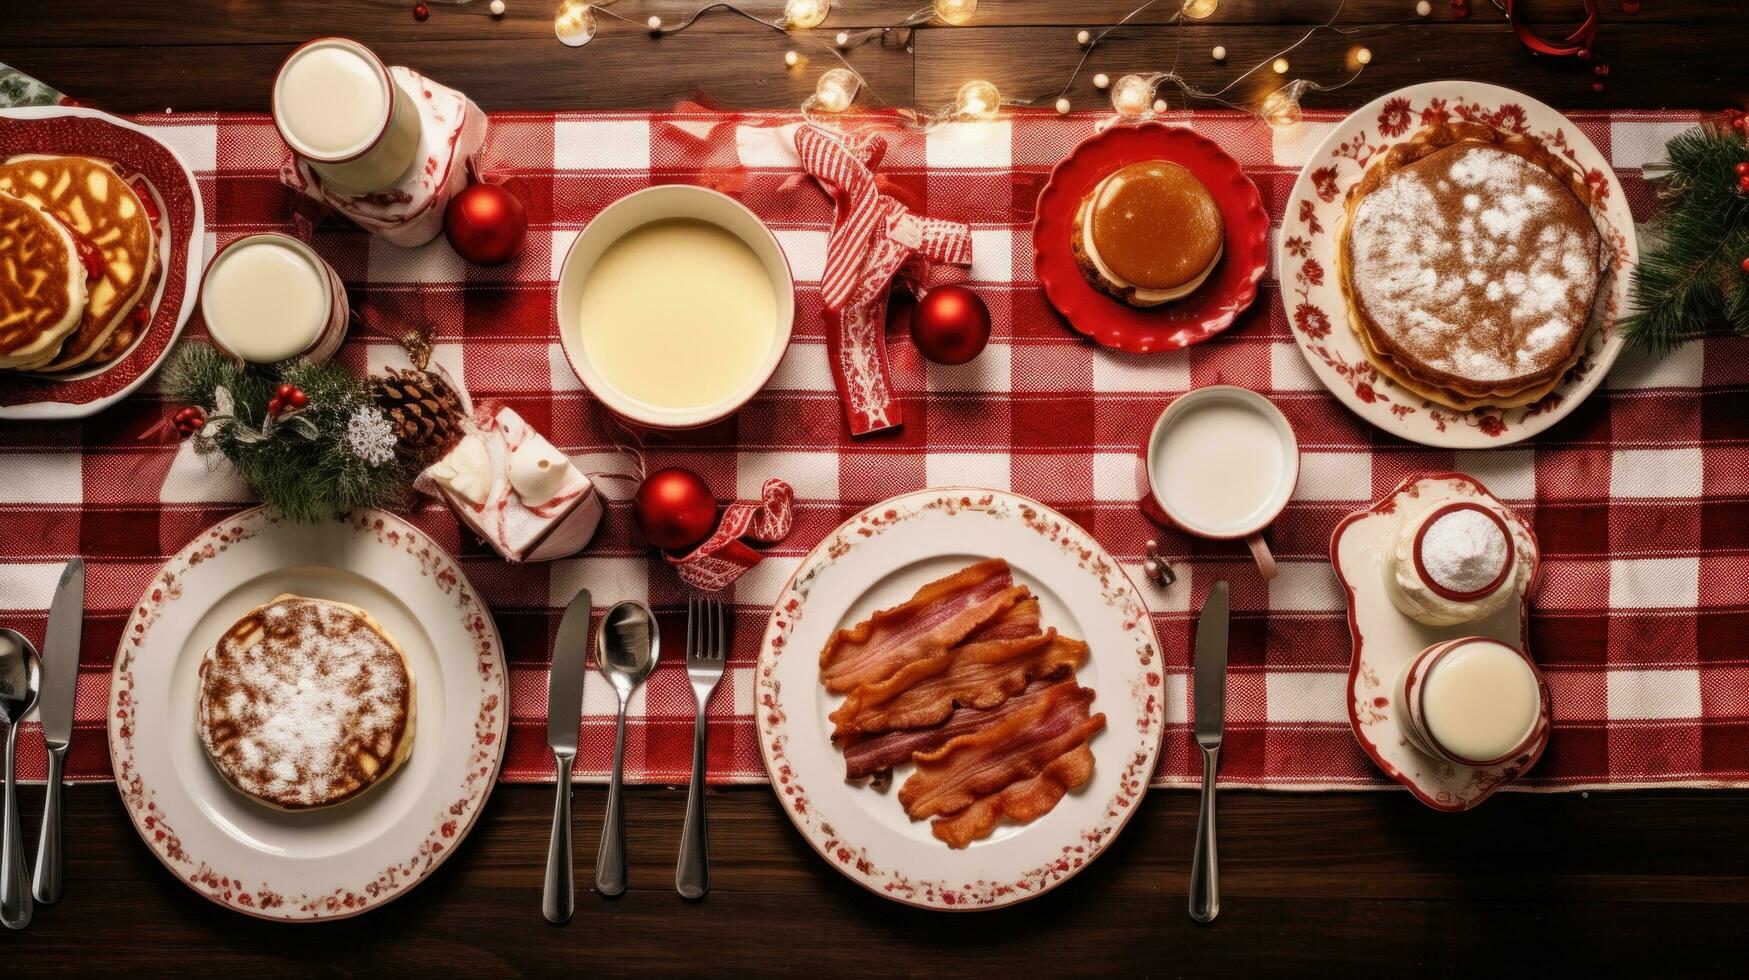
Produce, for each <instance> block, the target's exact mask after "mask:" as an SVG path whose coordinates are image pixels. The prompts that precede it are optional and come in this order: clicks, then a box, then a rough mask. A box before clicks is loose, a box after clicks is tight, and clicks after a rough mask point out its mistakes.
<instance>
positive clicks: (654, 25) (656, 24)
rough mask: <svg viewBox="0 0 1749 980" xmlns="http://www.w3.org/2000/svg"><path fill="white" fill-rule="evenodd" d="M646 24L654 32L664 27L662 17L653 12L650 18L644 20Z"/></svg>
mask: <svg viewBox="0 0 1749 980" xmlns="http://www.w3.org/2000/svg"><path fill="white" fill-rule="evenodd" d="M644 26H645V27H648V28H649V29H650V30H651V31H652V32H654V31H659V30H661V29H662V18H660V17H658V16H656V15H655V14H651V15H650V19H649V20H646V21H644Z"/></svg>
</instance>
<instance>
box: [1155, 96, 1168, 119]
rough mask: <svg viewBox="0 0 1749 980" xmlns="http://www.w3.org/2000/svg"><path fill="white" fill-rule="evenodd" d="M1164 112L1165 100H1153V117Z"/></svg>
mask: <svg viewBox="0 0 1749 980" xmlns="http://www.w3.org/2000/svg"><path fill="white" fill-rule="evenodd" d="M1165 111H1166V100H1165V99H1155V100H1154V115H1156V116H1158V115H1160V114H1161V113H1163V112H1165Z"/></svg>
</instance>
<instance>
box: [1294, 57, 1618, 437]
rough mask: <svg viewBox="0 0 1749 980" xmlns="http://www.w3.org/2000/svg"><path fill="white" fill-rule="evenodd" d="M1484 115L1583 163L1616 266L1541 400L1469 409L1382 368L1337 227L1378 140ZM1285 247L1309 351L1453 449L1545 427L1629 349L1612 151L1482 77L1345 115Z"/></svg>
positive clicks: (1322, 369)
mask: <svg viewBox="0 0 1749 980" xmlns="http://www.w3.org/2000/svg"><path fill="white" fill-rule="evenodd" d="M1460 118H1461V119H1475V120H1480V121H1482V122H1485V123H1487V124H1489V125H1491V126H1494V127H1495V128H1497V129H1500V130H1503V131H1507V132H1513V133H1525V134H1529V135H1530V136H1533V137H1535V138H1536V139H1538V140H1540V141H1541V142H1542V143H1543V145H1544V146H1546V147H1547V148H1548V149H1549V150H1550V151H1551V152H1554V153H1556V154H1559V155H1560V156H1562V157H1564V158H1566V159H1567V160H1568V161H1570V162H1571V163H1572V164H1573V165H1574V166H1575V167H1577V168H1578V169H1580V170H1581V171H1583V172H1584V173H1585V174H1586V178H1587V180H1588V182H1589V183H1590V185H1591V188H1592V191H1593V193H1594V194H1595V195H1596V201H1595V202H1594V205H1593V208H1592V216H1593V217H1594V218H1595V219H1596V221H1597V228H1598V231H1599V232H1600V233H1601V234H1602V235H1603V248H1604V251H1605V253H1606V255H1607V256H1608V260H1609V266H1608V268H1607V269H1606V270H1605V273H1604V278H1603V281H1602V282H1601V283H1600V284H1599V286H1598V293H1599V298H1598V301H1597V303H1596V305H1595V306H1594V307H1593V308H1592V313H1591V317H1592V320H1591V330H1590V331H1589V332H1588V333H1587V335H1586V341H1585V343H1586V350H1585V353H1584V354H1583V355H1581V357H1580V359H1579V362H1578V363H1577V364H1576V365H1574V367H1573V369H1572V370H1571V371H1569V372H1568V373H1567V377H1566V378H1565V379H1563V380H1562V381H1561V383H1560V384H1559V385H1558V386H1557V387H1556V388H1555V390H1554V391H1552V392H1550V393H1549V395H1548V396H1547V397H1545V398H1543V399H1541V400H1540V401H1537V402H1534V403H1532V404H1530V405H1525V406H1522V407H1519V408H1510V409H1504V410H1502V409H1496V408H1478V409H1474V410H1471V411H1467V412H1466V411H1460V410H1458V409H1454V408H1447V407H1445V406H1443V405H1439V404H1436V403H1434V402H1430V401H1428V400H1427V399H1425V398H1423V397H1421V396H1420V395H1417V394H1415V393H1413V392H1410V391H1407V390H1405V389H1404V388H1402V387H1399V386H1398V385H1397V384H1396V382H1394V381H1392V380H1391V379H1389V378H1387V377H1384V376H1383V375H1381V374H1380V373H1379V371H1378V369H1377V368H1375V367H1373V365H1372V363H1371V362H1370V361H1368V360H1367V358H1366V354H1365V353H1364V352H1363V351H1362V350H1361V346H1360V341H1359V340H1358V339H1357V338H1356V337H1355V336H1354V332H1353V330H1351V329H1350V328H1349V326H1348V314H1347V312H1346V311H1347V304H1346V302H1345V300H1344V299H1343V294H1342V285H1341V283H1340V282H1339V281H1338V276H1337V275H1336V268H1337V264H1336V228H1337V226H1338V224H1339V222H1340V218H1341V216H1342V211H1343V207H1344V205H1345V203H1346V201H1347V197H1348V191H1349V189H1350V188H1351V187H1353V186H1354V184H1355V183H1356V182H1357V181H1359V180H1360V176H1361V174H1362V173H1363V172H1364V171H1365V170H1366V165H1367V163H1368V162H1370V161H1371V160H1372V159H1373V157H1374V156H1376V155H1377V154H1378V153H1379V152H1380V151H1382V150H1385V149H1388V148H1389V147H1390V146H1391V145H1392V144H1394V143H1396V142H1397V141H1399V140H1401V139H1405V138H1407V137H1409V136H1411V135H1413V134H1414V133H1415V131H1416V130H1418V129H1419V128H1420V127H1421V125H1422V124H1423V123H1424V122H1430V121H1439V120H1446V119H1460ZM1280 239H1281V243H1280V246H1279V247H1278V250H1277V253H1276V254H1277V262H1276V269H1277V274H1278V275H1279V277H1280V281H1281V302H1282V306H1283V308H1284V309H1285V310H1286V311H1287V319H1288V323H1289V324H1290V325H1291V327H1292V330H1293V336H1294V340H1295V342H1296V344H1297V345H1298V347H1299V348H1300V353H1301V354H1304V355H1305V358H1306V363H1308V364H1310V365H1311V367H1312V373H1313V374H1315V375H1317V377H1318V380H1319V381H1321V382H1323V384H1324V386H1325V387H1327V388H1329V389H1330V391H1331V392H1332V393H1333V394H1335V395H1336V397H1337V398H1338V399H1340V400H1341V402H1342V403H1343V404H1344V405H1347V406H1348V407H1349V408H1350V409H1353V410H1354V412H1355V414H1357V415H1359V416H1360V417H1361V418H1363V419H1365V420H1366V421H1368V422H1371V423H1372V424H1373V425H1375V426H1378V427H1379V428H1380V429H1383V430H1384V431H1386V432H1389V433H1391V434H1392V435H1398V436H1402V437H1403V438H1405V439H1408V440H1410V441H1412V442H1419V443H1422V444H1423V445H1428V446H1439V447H1442V448H1447V449H1477V448H1487V447H1490V446H1504V445H1508V444H1511V443H1514V442H1518V441H1519V440H1521V439H1528V438H1530V437H1531V436H1534V435H1536V434H1537V433H1539V432H1541V431H1543V430H1544V429H1547V428H1548V427H1549V426H1551V425H1554V424H1555V423H1556V422H1559V421H1560V420H1561V419H1563V418H1565V417H1566V416H1567V414H1568V413H1569V412H1571V411H1572V410H1573V409H1574V408H1575V407H1577V406H1578V405H1579V403H1580V402H1582V401H1584V400H1585V398H1586V396H1587V395H1590V394H1591V392H1593V391H1594V390H1596V388H1597V386H1598V385H1599V384H1602V383H1603V376H1604V375H1605V374H1607V373H1608V372H1609V367H1610V365H1611V364H1613V363H1615V358H1616V355H1617V354H1619V353H1620V352H1621V348H1622V338H1621V335H1620V334H1619V333H1618V332H1617V331H1616V330H1615V323H1616V320H1617V318H1618V317H1620V315H1621V313H1622V307H1623V304H1624V303H1625V302H1626V301H1627V290H1628V278H1629V277H1628V275H1627V272H1628V270H1630V269H1632V268H1633V267H1634V265H1635V264H1636V263H1637V262H1638V261H1639V255H1640V247H1639V242H1638V239H1637V238H1636V237H1635V234H1634V220H1633V215H1632V214H1630V213H1629V212H1628V203H1627V198H1626V197H1625V196H1624V195H1623V194H1622V189H1621V184H1620V183H1618V182H1617V181H1616V179H1615V171H1614V170H1612V169H1610V166H1609V161H1607V160H1605V159H1604V157H1603V154H1602V153H1599V152H1598V151H1597V147H1595V146H1593V145H1592V143H1591V140H1590V139H1589V138H1588V137H1586V135H1585V134H1584V133H1583V132H1581V131H1580V130H1579V127H1577V126H1576V125H1574V124H1573V121H1572V120H1570V119H1568V118H1567V117H1565V116H1563V115H1561V114H1560V113H1559V112H1556V111H1555V110H1553V109H1551V108H1549V107H1548V106H1546V105H1543V104H1542V103H1541V102H1538V101H1537V100H1535V99H1532V98H1530V97H1529V96H1526V95H1521V94H1519V93H1517V92H1514V91H1512V90H1511V89H1507V88H1501V87H1500V86H1498V85H1489V84H1486V83H1484V82H1460V81H1447V82H1425V83H1423V84H1420V85H1411V86H1409V87H1408V88H1403V89H1398V90H1397V91H1395V92H1392V93H1391V94H1389V95H1386V96H1384V97H1382V98H1379V99H1376V100H1374V101H1373V102H1371V103H1369V104H1367V105H1366V106H1365V107H1364V108H1362V109H1360V110H1358V111H1356V112H1355V113H1354V114H1353V115H1351V116H1349V117H1348V118H1347V119H1345V120H1343V121H1342V123H1341V124H1340V125H1338V126H1337V127H1336V128H1335V129H1334V130H1332V131H1331V132H1330V135H1329V136H1328V137H1327V138H1326V139H1325V140H1324V142H1323V144H1322V145H1320V146H1319V147H1318V148H1317V149H1316V150H1315V151H1313V153H1312V155H1311V156H1310V157H1309V158H1308V159H1307V161H1306V165H1305V167H1304V169H1302V170H1301V171H1300V176H1299V179H1298V180H1296V181H1295V182H1294V187H1293V192H1292V194H1290V195H1289V197H1288V202H1287V211H1286V218H1285V220H1284V223H1283V227H1282V229H1281V235H1280Z"/></svg>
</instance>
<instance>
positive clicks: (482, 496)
mask: <svg viewBox="0 0 1749 980" xmlns="http://www.w3.org/2000/svg"><path fill="white" fill-rule="evenodd" d="M416 486H417V487H418V488H419V489H420V490H422V491H424V492H426V493H429V494H432V495H433V496H438V497H442V498H443V499H444V500H445V501H446V502H448V504H449V506H450V509H451V510H453V511H455V515H456V517H457V518H458V519H460V520H461V522H462V523H463V524H466V525H467V526H468V527H470V528H472V529H473V531H474V533H475V534H478V535H479V536H480V537H481V538H483V539H484V540H485V541H486V543H487V544H489V545H491V546H492V548H493V550H494V551H497V552H498V553H499V554H500V555H502V556H504V558H505V560H507V561H514V562H524V561H551V560H553V559H555V558H565V557H568V556H570V555H574V554H576V553H577V552H579V551H582V550H583V548H584V546H586V545H588V544H589V540H590V539H591V538H593V537H594V536H595V528H596V526H597V525H599V524H600V523H601V514H602V500H601V494H600V493H599V492H597V491H596V489H595V487H594V485H593V484H591V483H590V482H589V478H588V477H587V476H584V475H583V472H582V471H581V470H579V469H577V467H576V465H575V464H573V463H572V462H571V460H570V458H569V457H567V456H566V455H565V454H564V453H561V452H559V451H558V450H557V449H556V448H554V447H553V444H552V443H550V442H548V441H547V440H546V438H545V437H544V436H542V435H541V434H540V433H538V432H536V431H534V429H533V428H531V427H530V426H529V425H528V423H527V422H524V421H523V420H522V416H520V415H518V414H516V412H515V411H513V410H512V409H509V408H500V409H498V410H497V412H496V413H495V414H486V415H483V416H482V417H480V418H478V419H476V421H475V423H474V426H473V428H472V431H470V432H469V433H468V435H466V436H465V437H463V438H462V440H461V441H460V442H458V443H457V444H456V445H455V447H454V448H453V449H451V450H450V451H449V453H448V454H447V455H445V456H444V457H443V458H442V459H440V460H438V461H437V462H435V463H433V464H431V465H430V466H428V467H426V468H425V471H424V472H423V473H421V474H420V475H419V479H418V482H417V484H416Z"/></svg>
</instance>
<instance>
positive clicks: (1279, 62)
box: [1269, 58, 1288, 75]
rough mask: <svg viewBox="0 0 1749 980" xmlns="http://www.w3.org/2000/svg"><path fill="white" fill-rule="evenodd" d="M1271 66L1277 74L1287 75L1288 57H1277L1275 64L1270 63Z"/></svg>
mask: <svg viewBox="0 0 1749 980" xmlns="http://www.w3.org/2000/svg"><path fill="white" fill-rule="evenodd" d="M1269 67H1270V68H1271V69H1272V70H1273V71H1274V72H1275V73H1276V74H1277V75H1285V74H1287V69H1288V63H1287V59H1286V58H1277V59H1275V64H1273V65H1270V66H1269Z"/></svg>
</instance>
